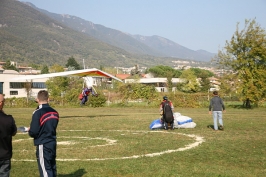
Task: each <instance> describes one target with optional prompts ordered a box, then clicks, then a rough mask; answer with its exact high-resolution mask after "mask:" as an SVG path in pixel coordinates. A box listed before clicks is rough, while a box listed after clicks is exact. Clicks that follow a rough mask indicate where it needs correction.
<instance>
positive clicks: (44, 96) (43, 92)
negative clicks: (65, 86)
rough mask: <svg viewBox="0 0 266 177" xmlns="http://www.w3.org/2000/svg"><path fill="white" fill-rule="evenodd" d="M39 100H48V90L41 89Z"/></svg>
mask: <svg viewBox="0 0 266 177" xmlns="http://www.w3.org/2000/svg"><path fill="white" fill-rule="evenodd" d="M37 98H38V100H40V101H48V98H49V94H48V92H47V91H46V90H40V91H39V92H38V95H37Z"/></svg>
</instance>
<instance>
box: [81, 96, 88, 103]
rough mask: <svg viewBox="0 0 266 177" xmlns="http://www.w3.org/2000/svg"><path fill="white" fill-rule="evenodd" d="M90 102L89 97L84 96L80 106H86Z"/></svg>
mask: <svg viewBox="0 0 266 177" xmlns="http://www.w3.org/2000/svg"><path fill="white" fill-rule="evenodd" d="M87 101H88V96H84V97H83V98H82V100H81V103H80V104H85V103H86V102H87Z"/></svg>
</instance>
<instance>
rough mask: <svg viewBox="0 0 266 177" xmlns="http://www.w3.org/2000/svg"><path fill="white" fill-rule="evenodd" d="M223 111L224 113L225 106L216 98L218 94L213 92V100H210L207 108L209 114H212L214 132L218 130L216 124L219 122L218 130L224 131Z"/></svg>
mask: <svg viewBox="0 0 266 177" xmlns="http://www.w3.org/2000/svg"><path fill="white" fill-rule="evenodd" d="M223 111H224V112H225V106H224V103H223V100H222V99H221V98H220V97H219V96H218V92H217V91H214V92H213V98H212V99H211V101H210V106H209V114H212V117H213V123H214V130H218V122H219V129H220V130H224V126H223ZM217 119H218V122H217Z"/></svg>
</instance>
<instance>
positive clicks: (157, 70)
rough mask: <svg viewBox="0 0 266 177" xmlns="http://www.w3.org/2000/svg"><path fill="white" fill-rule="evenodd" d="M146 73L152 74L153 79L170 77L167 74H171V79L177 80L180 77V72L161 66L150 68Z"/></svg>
mask: <svg viewBox="0 0 266 177" xmlns="http://www.w3.org/2000/svg"><path fill="white" fill-rule="evenodd" d="M148 71H149V72H150V73H152V74H153V75H154V77H170V76H169V73H170V74H171V77H172V78H173V77H174V78H178V77H179V76H180V75H181V71H179V70H175V69H174V68H172V67H170V66H163V65H159V66H155V67H152V68H150V69H149V70H148Z"/></svg>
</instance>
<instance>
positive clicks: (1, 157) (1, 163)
mask: <svg viewBox="0 0 266 177" xmlns="http://www.w3.org/2000/svg"><path fill="white" fill-rule="evenodd" d="M4 103H5V98H4V95H3V94H0V176H1V177H9V176H10V170H11V158H12V136H15V135H16V133H17V126H16V123H15V120H14V118H13V117H12V115H7V114H5V113H4V111H3V107H4Z"/></svg>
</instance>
